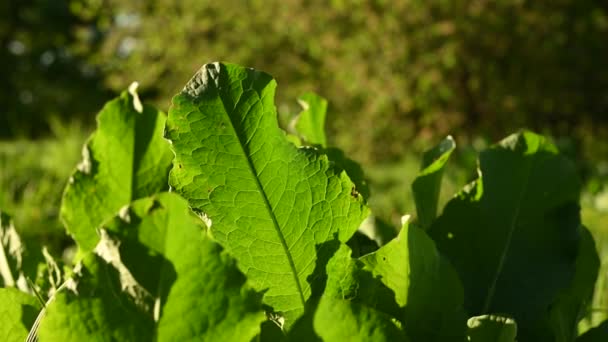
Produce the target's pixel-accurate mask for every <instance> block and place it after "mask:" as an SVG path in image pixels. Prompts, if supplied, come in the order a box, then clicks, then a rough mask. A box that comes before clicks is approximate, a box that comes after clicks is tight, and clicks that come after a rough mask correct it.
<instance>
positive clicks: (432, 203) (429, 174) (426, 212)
mask: <svg viewBox="0 0 608 342" xmlns="http://www.w3.org/2000/svg"><path fill="white" fill-rule="evenodd" d="M455 148H456V143H455V142H454V139H452V137H451V136H448V137H447V138H445V139H443V141H441V142H440V143H439V145H437V146H435V147H434V148H433V149H431V150H429V151H427V152H426V153H425V154H424V155H423V157H422V167H421V168H420V173H418V176H417V177H416V179H415V180H414V182H413V183H412V193H413V194H414V201H415V202H416V212H417V214H418V221H419V223H420V225H421V226H422V227H423V228H428V227H429V226H430V225H431V223H433V221H434V220H435V217H437V202H438V201H439V193H440V191H441V179H442V178H443V170H444V169H445V165H446V163H447V161H448V159H449V158H450V155H451V154H452V151H454V149H455Z"/></svg>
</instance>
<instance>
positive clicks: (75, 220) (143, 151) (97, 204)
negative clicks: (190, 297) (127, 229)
mask: <svg viewBox="0 0 608 342" xmlns="http://www.w3.org/2000/svg"><path fill="white" fill-rule="evenodd" d="M165 119H166V117H165V114H164V113H162V112H160V111H158V110H156V109H155V108H153V107H151V106H148V105H143V106H142V104H141V103H140V102H139V98H138V97H137V93H136V89H135V87H133V86H132V87H131V88H130V91H129V92H126V91H125V92H123V93H122V94H121V95H120V97H118V98H116V99H114V100H112V101H110V102H108V103H107V104H106V105H105V106H104V108H103V109H102V110H101V112H100V113H99V115H98V117H97V131H95V132H94V133H93V135H92V136H91V137H90V138H89V141H88V142H87V143H86V144H85V146H84V147H83V160H82V162H81V163H80V164H79V165H78V168H77V170H76V171H75V172H74V174H73V175H72V177H70V181H69V183H68V185H67V187H66V189H65V192H64V195H63V201H62V204H61V219H62V220H63V222H64V224H65V226H66V228H67V230H68V232H69V233H70V234H71V235H72V237H73V238H74V240H76V242H77V243H78V245H79V246H80V248H81V249H83V250H84V251H90V250H92V249H93V248H94V247H95V245H96V244H97V242H98V241H99V236H98V235H97V229H98V228H99V227H100V226H101V224H102V223H104V222H105V221H106V220H108V219H110V218H112V217H113V216H114V215H115V214H116V213H117V212H118V211H119V210H120V208H122V207H123V206H125V205H127V204H129V203H131V201H133V200H136V199H138V198H143V197H146V196H149V195H152V194H154V193H157V192H160V191H163V190H166V189H167V188H168V184H167V177H168V172H169V168H170V167H171V159H172V158H173V154H172V153H171V150H170V149H169V145H168V143H167V142H166V141H165V140H164V139H163V137H162V134H163V128H164V124H165Z"/></svg>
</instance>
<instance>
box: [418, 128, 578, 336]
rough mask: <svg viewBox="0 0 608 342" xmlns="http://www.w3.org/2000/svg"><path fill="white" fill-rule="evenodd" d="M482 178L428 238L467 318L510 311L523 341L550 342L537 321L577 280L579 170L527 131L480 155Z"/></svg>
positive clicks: (457, 200) (449, 207)
mask: <svg viewBox="0 0 608 342" xmlns="http://www.w3.org/2000/svg"><path fill="white" fill-rule="evenodd" d="M479 173H480V177H479V179H477V180H476V181H475V182H474V183H473V184H471V185H470V186H468V187H467V188H465V190H463V191H462V192H461V193H459V194H458V196H457V197H455V198H454V199H452V200H451V201H450V202H449V203H448V204H447V206H446V207H445V209H444V211H443V214H442V215H441V216H440V217H439V218H437V220H436V221H435V222H434V224H433V225H432V226H431V228H430V235H431V236H432V237H433V239H434V240H435V242H436V243H437V247H438V248H439V250H440V251H441V252H442V253H444V254H445V255H447V256H448V258H449V259H450V261H451V262H452V264H453V265H454V266H455V268H456V270H457V272H458V273H459V275H460V278H461V280H462V281H463V285H464V289H465V307H466V309H467V310H468V312H469V314H470V315H483V314H488V313H494V312H500V313H506V314H509V315H511V316H513V317H514V318H515V320H516V321H517V324H518V331H519V335H518V340H520V341H543V340H547V339H549V340H550V337H549V336H550V334H549V327H548V326H546V325H540V326H539V324H541V322H548V317H547V313H548V311H549V307H550V305H551V304H552V303H553V302H554V301H555V299H556V296H557V295H558V293H559V292H560V291H561V290H563V289H565V288H566V287H568V286H569V284H570V282H571V281H572V278H573V275H574V268H575V261H576V257H577V251H578V240H579V236H580V232H581V228H580V216H579V208H578V195H579V187H580V185H579V181H578V178H577V174H576V170H575V167H574V165H573V164H572V163H570V162H569V161H568V160H567V159H565V158H564V157H562V156H560V155H559V154H558V152H557V150H556V148H555V147H554V146H553V145H551V144H550V143H549V142H547V141H546V140H545V139H544V138H542V137H541V136H538V135H535V134H533V133H530V132H523V133H519V134H515V135H512V136H510V137H508V138H506V139H505V140H503V141H502V142H500V144H498V145H496V146H493V147H492V148H490V149H489V150H487V151H485V152H483V153H482V154H481V157H480V170H479ZM542 324H545V323H542Z"/></svg>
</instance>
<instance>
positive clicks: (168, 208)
mask: <svg viewBox="0 0 608 342" xmlns="http://www.w3.org/2000/svg"><path fill="white" fill-rule="evenodd" d="M107 226H108V227H107V228H108V229H107V230H103V231H102V232H104V234H103V238H102V240H101V241H100V243H99V244H98V246H97V247H96V249H95V251H96V253H97V254H99V255H102V256H103V259H105V260H101V259H99V258H98V257H96V259H95V258H94V259H93V260H92V262H91V261H90V260H89V259H86V260H89V261H88V262H87V261H85V264H84V267H83V271H82V272H81V274H82V275H81V276H80V277H79V278H78V279H77V282H78V287H77V288H76V291H69V292H66V293H63V294H62V293H59V294H58V295H57V298H56V299H55V300H54V301H53V302H52V303H51V305H50V306H49V309H48V311H47V314H46V317H45V319H44V320H43V322H42V326H41V332H40V336H41V339H42V337H46V338H49V339H50V338H56V339H58V340H66V341H67V340H70V339H72V340H89V339H93V338H96V339H117V340H133V341H151V340H153V339H156V340H158V341H174V340H179V341H184V340H209V341H250V340H251V339H252V338H253V337H255V336H256V335H257V334H258V333H259V332H260V324H261V322H262V321H264V320H265V319H266V318H265V315H264V312H263V310H262V304H261V295H259V294H257V293H256V292H254V291H253V290H251V289H250V288H248V286H247V285H246V283H245V282H246V279H245V277H244V276H243V274H242V273H240V272H239V271H238V268H237V267H236V265H235V262H234V260H233V259H232V258H231V257H229V256H228V254H227V253H226V251H225V250H223V249H222V248H221V247H220V246H219V245H218V244H217V243H214V242H212V241H211V240H210V239H209V238H208V237H206V235H205V234H204V231H202V230H201V229H200V226H199V225H198V224H197V223H196V222H195V221H194V220H193V218H192V216H191V215H190V212H189V209H188V205H187V203H186V201H185V200H183V199H181V198H179V197H178V196H177V195H175V194H168V193H161V194H158V195H156V196H154V197H151V198H144V199H141V200H138V201H136V202H134V203H133V204H132V205H131V206H130V207H129V210H128V211H126V212H125V213H123V215H121V216H119V217H116V218H115V219H113V220H112V221H110V222H109V223H108V225H107ZM90 258H93V257H90ZM108 262H109V263H108ZM89 269H91V270H92V271H89ZM97 270H103V272H100V271H97ZM68 320H69V324H68V322H67V321H68ZM74 327H75V328H74ZM140 330H142V332H140V333H139V334H138V333H137V331H140Z"/></svg>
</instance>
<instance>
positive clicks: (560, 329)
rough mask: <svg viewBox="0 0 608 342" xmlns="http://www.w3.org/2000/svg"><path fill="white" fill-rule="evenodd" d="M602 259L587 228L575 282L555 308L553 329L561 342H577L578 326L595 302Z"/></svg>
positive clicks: (556, 337)
mask: <svg viewBox="0 0 608 342" xmlns="http://www.w3.org/2000/svg"><path fill="white" fill-rule="evenodd" d="M599 268H600V259H599V256H598V254H597V250H596V248H595V242H594V241H593V236H592V235H591V233H590V232H589V230H587V228H583V230H582V234H581V239H580V241H579V248H578V257H577V258H576V270H575V273H574V279H573V280H572V283H571V284H570V286H569V287H568V288H566V289H565V290H564V291H562V292H561V293H560V294H559V296H558V298H557V300H556V302H555V303H554V304H553V305H552V306H551V311H550V315H551V326H552V327H553V331H554V333H555V340H556V341H557V342H569V341H573V340H574V339H575V338H576V336H577V332H578V331H577V327H578V322H579V321H580V320H581V319H582V318H583V317H584V316H585V314H586V313H587V310H588V308H589V305H590V304H591V301H592V298H593V290H594V288H595V281H596V279H597V276H598V272H599Z"/></svg>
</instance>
